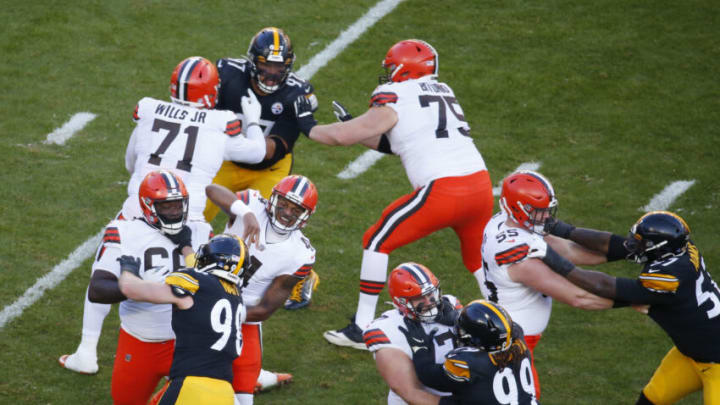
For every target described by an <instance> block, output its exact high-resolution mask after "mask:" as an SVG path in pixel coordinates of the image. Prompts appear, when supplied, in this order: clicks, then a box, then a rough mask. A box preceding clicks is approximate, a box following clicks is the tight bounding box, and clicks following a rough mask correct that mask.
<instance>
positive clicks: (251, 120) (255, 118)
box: [240, 88, 262, 128]
mask: <svg viewBox="0 0 720 405" xmlns="http://www.w3.org/2000/svg"><path fill="white" fill-rule="evenodd" d="M247 94H248V95H247V96H242V98H241V99H240V107H242V111H243V116H244V117H245V121H246V122H247V124H246V125H245V127H246V128H247V127H248V126H250V125H260V124H259V123H260V113H261V112H262V106H261V105H260V102H259V101H258V99H257V97H255V93H253V91H252V90H251V89H249V88H248V91H247Z"/></svg>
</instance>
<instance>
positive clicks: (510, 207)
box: [500, 170, 558, 235]
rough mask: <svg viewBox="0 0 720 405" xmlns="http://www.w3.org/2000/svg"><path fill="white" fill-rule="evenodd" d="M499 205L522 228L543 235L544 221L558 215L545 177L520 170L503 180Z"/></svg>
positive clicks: (550, 187)
mask: <svg viewBox="0 0 720 405" xmlns="http://www.w3.org/2000/svg"><path fill="white" fill-rule="evenodd" d="M500 206H501V207H502V209H503V210H504V211H505V213H507V214H508V215H509V216H510V217H511V218H512V219H513V220H515V222H517V223H518V224H520V226H522V227H523V228H525V229H527V230H529V231H531V232H535V233H537V234H540V235H544V234H545V231H544V229H543V228H544V226H545V221H546V220H547V218H548V217H553V218H554V217H555V215H556V214H557V206H558V201H557V199H556V198H555V191H554V190H553V187H552V184H550V181H548V179H546V178H545V177H544V176H543V175H542V174H540V173H537V172H533V171H530V170H521V171H518V172H515V173H513V174H511V175H509V176H508V177H506V178H505V180H503V185H502V193H501V194H500Z"/></svg>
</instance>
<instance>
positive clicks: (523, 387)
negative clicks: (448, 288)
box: [401, 300, 539, 405]
mask: <svg viewBox="0 0 720 405" xmlns="http://www.w3.org/2000/svg"><path fill="white" fill-rule="evenodd" d="M406 325H407V329H401V330H402V332H403V333H405V335H406V336H407V339H408V342H409V343H410V345H411V347H412V349H413V351H414V355H413V364H414V366H415V372H417V375H418V377H419V378H420V381H422V382H423V384H425V385H427V386H429V387H432V388H435V389H438V390H442V391H447V392H452V396H451V397H443V398H441V399H440V401H439V402H438V404H439V405H450V404H484V405H502V404H518V405H537V404H539V402H538V401H537V399H536V398H535V385H534V381H533V373H532V371H531V367H530V354H529V353H530V351H529V349H528V347H527V345H526V344H525V341H524V339H523V331H522V327H520V325H518V324H516V323H514V322H513V321H512V318H511V317H510V315H509V314H508V313H507V312H506V311H505V310H504V309H503V308H502V307H501V306H499V305H497V304H495V303H493V302H490V301H486V300H477V301H473V302H471V303H470V304H468V305H467V306H466V307H465V308H463V309H462V311H460V316H459V317H458V319H457V323H456V334H457V337H458V342H459V346H460V347H458V348H456V349H453V350H451V351H450V352H449V353H447V354H446V355H445V359H444V362H443V363H441V364H437V360H436V356H437V354H436V350H435V347H434V344H433V341H434V339H436V334H435V331H431V332H430V333H429V334H428V333H427V332H426V331H425V329H423V328H421V327H419V326H418V325H417V323H415V322H406Z"/></svg>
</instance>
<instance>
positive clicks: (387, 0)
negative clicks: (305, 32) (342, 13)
mask: <svg viewBox="0 0 720 405" xmlns="http://www.w3.org/2000/svg"><path fill="white" fill-rule="evenodd" d="M403 1H404V0H383V1H379V2H377V3H376V4H375V5H374V6H373V7H372V8H371V9H370V10H368V12H367V13H365V15H363V16H362V17H360V19H359V20H357V21H355V23H353V25H351V26H349V27H348V28H347V29H346V30H344V31H343V32H341V33H340V35H339V36H338V37H337V38H336V39H335V40H334V41H332V42H331V43H330V44H329V45H328V46H326V47H325V49H323V50H322V51H320V53H318V54H316V55H315V56H313V57H312V58H311V59H310V61H309V62H308V63H307V64H306V65H304V66H303V67H301V68H300V69H298V71H297V74H298V76H300V77H303V78H305V79H307V80H310V78H311V77H313V75H315V73H317V71H318V70H320V69H321V68H323V67H325V65H327V63H328V62H330V60H332V59H333V58H335V57H336V56H337V55H338V54H340V52H342V51H343V50H344V49H345V48H346V47H347V46H348V45H350V44H351V43H353V42H355V40H356V39H358V38H360V35H362V34H363V33H365V31H367V30H368V28H370V27H372V26H373V25H374V24H375V23H376V22H378V20H380V19H381V18H383V17H385V15H387V14H389V13H390V12H391V11H393V10H394V9H395V7H397V5H398V4H400V3H402V2H403Z"/></svg>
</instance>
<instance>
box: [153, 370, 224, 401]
mask: <svg viewBox="0 0 720 405" xmlns="http://www.w3.org/2000/svg"><path fill="white" fill-rule="evenodd" d="M234 402H235V399H234V396H233V389H232V385H230V383H228V382H227V381H224V380H218V379H216V378H208V377H193V376H188V377H183V378H177V379H174V380H173V381H171V383H170V386H169V387H168V390H167V392H166V393H165V395H163V397H162V399H161V400H160V405H172V404H175V405H216V404H217V405H233V403H234Z"/></svg>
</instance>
